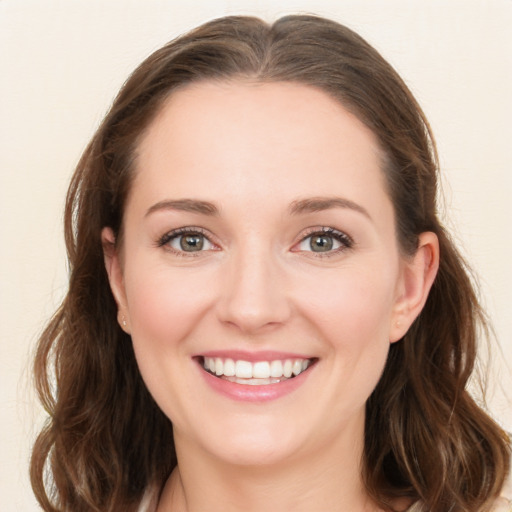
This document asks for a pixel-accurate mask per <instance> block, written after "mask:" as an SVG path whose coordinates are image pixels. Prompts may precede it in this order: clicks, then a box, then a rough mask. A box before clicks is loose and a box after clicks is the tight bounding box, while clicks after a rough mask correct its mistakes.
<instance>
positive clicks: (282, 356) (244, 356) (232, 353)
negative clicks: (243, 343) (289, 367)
mask: <svg viewBox="0 0 512 512" xmlns="http://www.w3.org/2000/svg"><path fill="white" fill-rule="evenodd" d="M194 357H213V358H215V357H218V358H221V359H233V360H234V361H248V362H251V363H255V362H258V361H277V360H280V361H284V360H286V359H313V358H314V357H313V356H311V355H305V354H300V353H296V352H280V351H275V350H262V351H258V352H249V351H246V350H209V351H207V352H201V353H200V354H196V355H194Z"/></svg>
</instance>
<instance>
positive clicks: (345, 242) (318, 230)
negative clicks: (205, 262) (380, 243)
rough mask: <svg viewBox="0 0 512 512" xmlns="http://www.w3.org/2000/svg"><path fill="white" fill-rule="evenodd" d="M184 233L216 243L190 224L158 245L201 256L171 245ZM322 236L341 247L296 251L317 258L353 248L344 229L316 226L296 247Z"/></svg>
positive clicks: (178, 252)
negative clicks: (324, 250)
mask: <svg viewBox="0 0 512 512" xmlns="http://www.w3.org/2000/svg"><path fill="white" fill-rule="evenodd" d="M183 235H201V236H203V237H204V238H205V240H207V241H208V243H210V244H212V245H215V244H214V243H213V242H212V241H211V240H210V238H209V236H208V235H207V234H206V231H205V230H204V229H202V228H199V227H195V226H190V227H184V228H178V229H174V230H172V231H169V232H168V233H166V234H165V235H163V236H162V237H160V238H159V239H158V241H157V244H156V245H157V247H163V248H165V249H166V250H168V251H170V252H172V253H173V254H175V255H177V256H184V257H197V256H200V253H201V252H204V251H180V250H177V249H175V248H173V247H171V246H170V245H169V244H170V242H171V241H173V240H175V239H176V238H178V237H180V236H183ZM315 235H317V236H322V235H324V236H325V235H327V236H329V237H331V238H333V239H334V240H336V241H337V242H339V243H340V244H341V247H338V248H337V249H333V250H329V251H326V252H324V253H322V252H315V251H303V250H300V249H298V250H296V251H294V252H311V253H312V254H314V257H316V258H329V257H332V256H335V255H337V254H339V253H341V252H343V251H346V250H347V249H351V248H352V247H353V246H354V241H353V239H352V238H351V237H350V236H349V235H347V234H346V233H343V232H342V231H338V230H337V229H334V228H331V227H314V228H309V229H308V230H307V231H306V232H305V233H304V234H303V235H302V236H301V239H300V240H299V242H297V243H296V244H295V245H294V247H297V246H298V245H300V244H302V243H304V242H305V241H306V240H307V239H308V238H311V237H313V236H315Z"/></svg>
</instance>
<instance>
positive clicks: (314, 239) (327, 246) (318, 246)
mask: <svg viewBox="0 0 512 512" xmlns="http://www.w3.org/2000/svg"><path fill="white" fill-rule="evenodd" d="M309 247H310V249H311V250H312V251H313V252H328V251H332V249H333V247H334V240H333V238H332V236H330V235H313V236H310V237H309Z"/></svg>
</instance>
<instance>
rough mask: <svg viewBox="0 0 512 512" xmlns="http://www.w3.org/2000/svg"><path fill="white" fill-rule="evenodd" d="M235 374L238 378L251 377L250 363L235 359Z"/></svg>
mask: <svg viewBox="0 0 512 512" xmlns="http://www.w3.org/2000/svg"><path fill="white" fill-rule="evenodd" d="M235 375H236V376H237V377H238V378H239V379H251V378H252V364H251V363H249V361H237V362H236V363H235Z"/></svg>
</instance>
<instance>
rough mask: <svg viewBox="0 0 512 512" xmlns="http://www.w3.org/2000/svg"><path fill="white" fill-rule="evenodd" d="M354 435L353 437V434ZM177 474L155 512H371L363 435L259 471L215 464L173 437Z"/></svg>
mask: <svg viewBox="0 0 512 512" xmlns="http://www.w3.org/2000/svg"><path fill="white" fill-rule="evenodd" d="M352 434H353V433H352ZM175 441H176V448H177V453H178V468H176V469H175V471H174V472H173V474H172V475H171V477H170V478H169V480H168V482H167V484H166V486H165V488H164V491H163V493H162V496H161V499H160V504H159V507H158V512H171V511H172V512H201V511H204V510H208V511H209V512H220V511H222V512H235V511H240V510H244V511H245V512H263V511H268V510H279V511H282V512H288V511H290V512H291V511H293V512H306V511H307V512H311V510H329V511H346V510H350V511H354V512H356V511H357V512H370V511H374V510H376V509H375V507H374V505H373V504H372V503H370V500H369V499H368V497H367V495H366V493H365V491H364V487H363V485H362V482H361V476H360V475H361V460H362V453H363V439H362V435H360V436H358V439H357V441H356V442H355V441H354V436H353V435H345V436H340V437H339V438H338V439H336V440H335V442H333V443H332V444H330V445H329V446H328V447H327V448H326V449H325V450H323V451H316V452H315V453H310V454H308V455H307V457H306V456H304V455H303V454H302V455H301V456H300V457H299V456H294V457H290V458H289V459H288V460H285V461H282V462H280V463H279V464H272V465H265V464H260V465H257V466H250V465H238V464H231V463H227V462H225V461H219V460H217V459H214V458H213V457H211V456H209V455H208V454H206V453H204V452H202V451H201V450H199V449H197V447H196V446H194V445H193V444H192V443H190V444H189V443H188V442H187V440H186V439H182V438H180V436H179V435H178V436H176V435H175Z"/></svg>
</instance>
